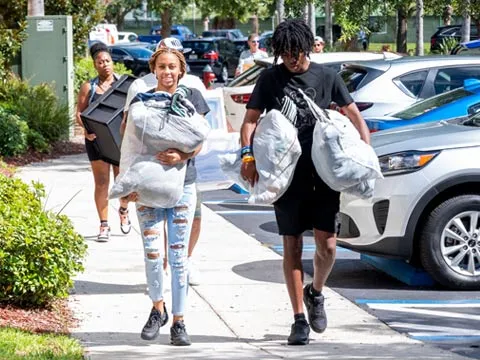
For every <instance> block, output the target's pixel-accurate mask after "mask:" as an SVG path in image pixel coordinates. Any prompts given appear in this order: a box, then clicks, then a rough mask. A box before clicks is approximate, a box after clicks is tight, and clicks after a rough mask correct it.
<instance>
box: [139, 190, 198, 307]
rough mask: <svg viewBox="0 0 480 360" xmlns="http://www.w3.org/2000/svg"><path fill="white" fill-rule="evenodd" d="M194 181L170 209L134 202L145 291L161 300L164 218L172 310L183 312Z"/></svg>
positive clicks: (155, 299) (153, 299) (194, 201)
mask: <svg viewBox="0 0 480 360" xmlns="http://www.w3.org/2000/svg"><path fill="white" fill-rule="evenodd" d="M196 196H197V194H196V190H195V184H191V185H185V186H184V189H183V196H182V198H181V199H180V201H179V202H178V203H177V204H176V205H175V206H174V207H173V208H169V209H163V208H156V209H154V208H149V207H146V206H141V205H137V216H138V222H139V225H140V230H141V233H142V239H143V249H144V254H145V273H146V275H147V285H148V293H149V296H150V299H152V301H153V302H157V301H160V300H163V258H164V223H165V221H166V222H167V241H168V245H167V249H168V263H169V265H170V269H171V272H172V314H173V315H177V316H182V315H183V314H184V309H185V301H186V298H187V288H188V271H187V270H188V258H187V255H188V242H189V239H190V232H191V230H192V222H193V214H194V212H195V203H196Z"/></svg>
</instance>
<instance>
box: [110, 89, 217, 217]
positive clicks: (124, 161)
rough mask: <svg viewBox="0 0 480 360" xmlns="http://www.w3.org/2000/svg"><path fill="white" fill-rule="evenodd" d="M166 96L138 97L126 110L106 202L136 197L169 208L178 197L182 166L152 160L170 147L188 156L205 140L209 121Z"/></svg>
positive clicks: (146, 203)
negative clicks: (117, 170)
mask: <svg viewBox="0 0 480 360" xmlns="http://www.w3.org/2000/svg"><path fill="white" fill-rule="evenodd" d="M176 95H177V93H175V94H174V95H173V96H171V95H170V94H168V93H163V92H162V93H155V94H139V96H140V98H141V99H142V101H138V102H134V103H133V104H131V105H130V107H129V112H128V119H127V126H126V129H125V134H124V137H123V140H122V147H121V156H120V173H119V175H118V176H117V179H116V180H115V184H114V185H113V187H112V189H111V190H110V194H109V197H110V198H119V197H124V196H126V195H128V194H131V193H132V192H136V193H137V194H138V201H137V202H138V203H139V204H141V205H144V206H148V207H154V208H170V207H173V206H174V205H175V204H176V203H177V202H178V201H179V200H180V198H181V197H182V194H183V186H184V181H185V172H186V165H185V164H184V163H182V164H178V165H176V166H167V165H162V164H160V162H159V161H158V160H157V159H156V158H155V155H156V154H157V153H158V152H160V151H164V150H167V149H169V148H174V149H178V150H180V151H183V152H192V151H194V150H195V149H196V148H197V147H198V146H200V145H201V144H202V143H203V141H204V140H205V139H206V137H207V135H208V132H209V130H210V127H209V125H208V121H207V120H206V119H205V118H204V117H202V116H201V115H199V114H197V113H196V112H195V109H194V108H193V105H191V103H190V102H189V101H188V100H187V99H186V98H185V97H181V96H180V97H178V98H175V96H176Z"/></svg>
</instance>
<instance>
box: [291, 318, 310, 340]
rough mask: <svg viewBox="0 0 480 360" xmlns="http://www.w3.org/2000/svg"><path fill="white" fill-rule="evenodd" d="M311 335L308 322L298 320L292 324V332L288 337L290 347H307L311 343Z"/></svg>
mask: <svg viewBox="0 0 480 360" xmlns="http://www.w3.org/2000/svg"><path fill="white" fill-rule="evenodd" d="M309 334H310V327H309V326H308V323H307V320H304V319H300V320H296V321H295V322H294V323H293V324H292V330H291V331H290V336H289V337H288V345H307V344H308V343H309V341H310V340H309V338H308V335H309Z"/></svg>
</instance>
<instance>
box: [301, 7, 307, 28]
mask: <svg viewBox="0 0 480 360" xmlns="http://www.w3.org/2000/svg"><path fill="white" fill-rule="evenodd" d="M302 19H303V21H305V22H306V23H307V24H308V4H307V3H306V4H305V6H304V7H303V9H302Z"/></svg>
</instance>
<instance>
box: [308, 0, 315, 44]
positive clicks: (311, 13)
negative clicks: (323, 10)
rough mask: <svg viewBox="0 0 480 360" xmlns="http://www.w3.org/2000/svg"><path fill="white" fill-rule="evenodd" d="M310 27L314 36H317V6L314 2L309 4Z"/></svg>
mask: <svg viewBox="0 0 480 360" xmlns="http://www.w3.org/2000/svg"><path fill="white" fill-rule="evenodd" d="M308 26H309V27H310V29H311V30H312V33H313V36H315V35H316V32H317V25H316V19H315V4H314V2H313V1H312V0H310V1H309V2H308Z"/></svg>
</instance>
